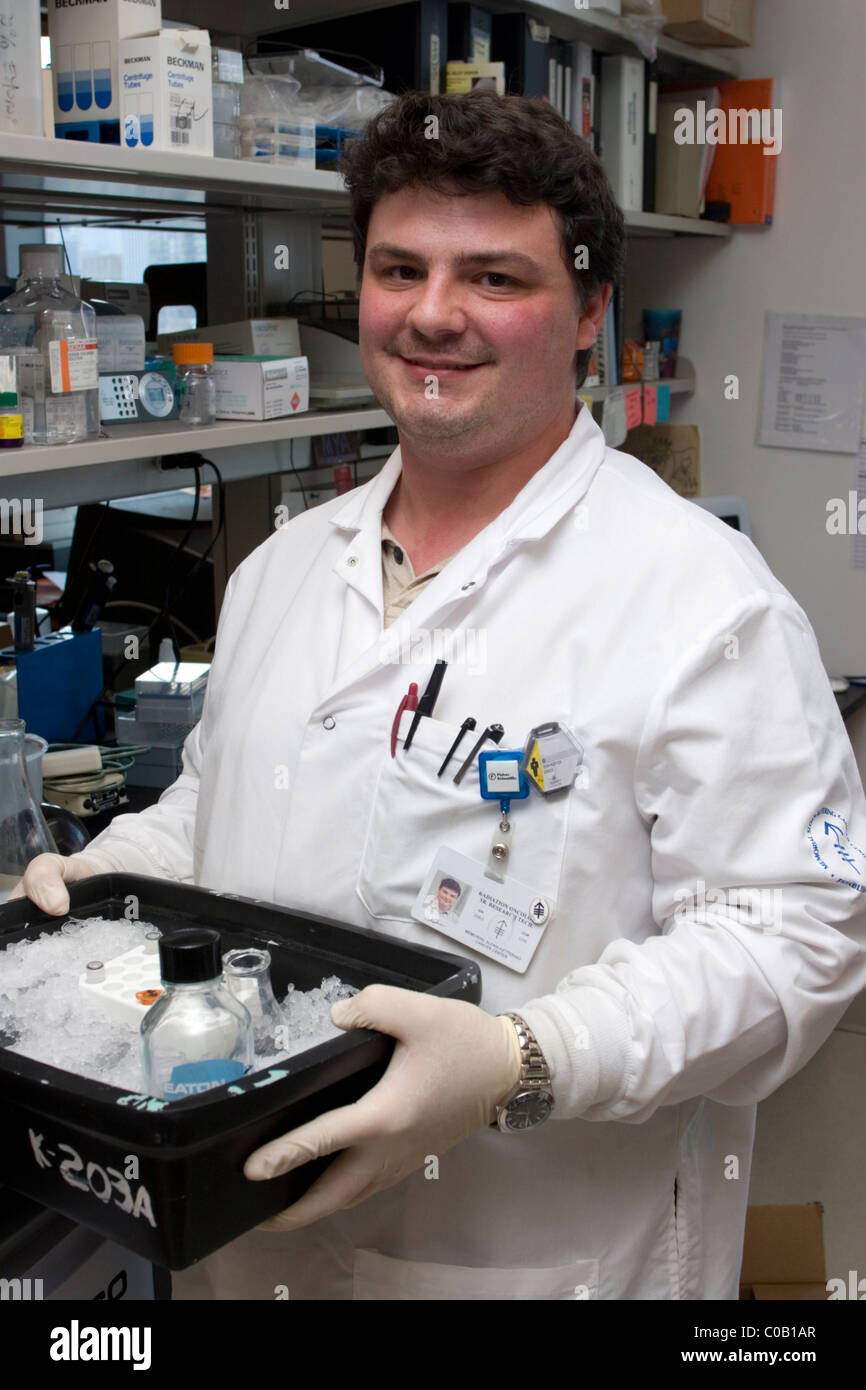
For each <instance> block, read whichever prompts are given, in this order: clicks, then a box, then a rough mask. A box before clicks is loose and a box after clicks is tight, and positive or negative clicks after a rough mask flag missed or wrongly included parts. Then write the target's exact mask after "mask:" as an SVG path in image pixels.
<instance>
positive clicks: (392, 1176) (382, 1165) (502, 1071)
mask: <svg viewBox="0 0 866 1390" xmlns="http://www.w3.org/2000/svg"><path fill="white" fill-rule="evenodd" d="M331 1019H332V1021H333V1022H334V1023H335V1024H336V1025H337V1026H338V1027H339V1028H345V1029H350V1028H374V1029H376V1030H377V1031H378V1032H380V1033H388V1034H390V1036H391V1037H393V1038H396V1039H397V1042H396V1045H395V1048H394V1053H393V1056H392V1058H391V1062H390V1064H389V1066H388V1069H387V1071H386V1072H385V1074H384V1076H383V1077H382V1078H381V1080H380V1081H379V1082H378V1083H377V1084H376V1085H375V1086H374V1087H373V1088H372V1090H370V1091H368V1092H367V1094H366V1095H365V1096H362V1097H361V1099H360V1100H358V1101H356V1102H355V1103H354V1104H353V1105H346V1106H343V1107H341V1108H340V1109H338V1110H331V1111H329V1112H328V1113H327V1114H325V1115H320V1116H319V1118H318V1119H316V1120H312V1121H310V1123H309V1124H305V1125H301V1126H300V1127H299V1128H298V1129H294V1130H292V1131H291V1132H290V1133H289V1134H284V1135H283V1136H282V1137H281V1138H279V1139H274V1140H272V1141H271V1142H270V1143H269V1144H265V1145H264V1146H263V1147H262V1148H261V1149H256V1151H255V1153H252V1154H250V1157H249V1158H248V1159H247V1161H246V1163H245V1165H244V1174H245V1176H246V1177H248V1178H251V1179H252V1180H253V1181H259V1180H261V1179H264V1178H273V1177H277V1176H279V1174H281V1173H287V1172H289V1170H290V1169H292V1168H298V1167H300V1166H301V1164H302V1163H308V1162H309V1161H310V1160H311V1159H314V1158H320V1157H323V1156H324V1155H326V1154H332V1153H337V1152H338V1151H339V1150H341V1149H342V1150H345V1152H343V1153H340V1154H339V1157H337V1158H335V1159H334V1161H333V1163H331V1164H330V1165H329V1167H328V1169H327V1171H326V1172H324V1173H323V1174H322V1176H321V1177H320V1178H318V1179H317V1181H316V1182H315V1183H314V1184H313V1186H312V1187H311V1188H310V1189H309V1191H308V1192H305V1193H304V1195H303V1197H301V1198H299V1200H298V1201H297V1202H295V1203H294V1204H293V1205H292V1206H290V1207H288V1208H287V1209H286V1211H284V1212H280V1214H279V1215H278V1216H273V1217H271V1218H270V1220H269V1221H265V1222H264V1223H263V1224H262V1227H261V1228H260V1229H262V1230H268V1231H289V1230H295V1229H297V1228H298V1227H300V1226H308V1225H310V1224H312V1222H314V1221H320V1220H321V1219H322V1217H324V1216H330V1215H331V1213H332V1212H335V1211H342V1210H344V1209H345V1208H347V1207H355V1206H358V1204H359V1203H360V1202H364V1201H366V1200H367V1198H368V1197H372V1196H373V1194H374V1193H376V1192H382V1191H384V1190H385V1188H388V1187H393V1186H394V1184H395V1183H398V1182H401V1181H402V1179H403V1178H405V1177H406V1176H407V1174H409V1173H412V1172H414V1171H415V1169H416V1168H420V1167H422V1166H423V1164H424V1162H425V1160H426V1158H427V1157H428V1155H430V1154H436V1156H437V1157H441V1156H442V1154H444V1153H446V1152H447V1151H448V1149H451V1148H453V1147H454V1145H455V1144H459V1143H460V1141H461V1139H465V1138H467V1136H468V1135H470V1134H472V1133H473V1131H475V1130H477V1129H482V1128H483V1127H484V1126H485V1125H488V1124H490V1122H491V1121H492V1120H493V1119H495V1116H496V1106H497V1105H498V1104H501V1103H502V1102H503V1101H504V1100H505V1099H506V1097H507V1096H508V1095H509V1094H510V1092H511V1091H512V1090H513V1089H514V1087H515V1085H516V1084H517V1081H518V1080H519V1077H520V1044H519V1041H518V1037H517V1029H516V1028H515V1026H514V1024H513V1023H512V1022H511V1020H510V1019H508V1018H497V1017H494V1016H493V1015H492V1014H488V1013H485V1012H484V1010H483V1009H480V1008H478V1006H477V1005H475V1004H467V1003H466V1002H464V1001H463V1000H458V999H438V998H436V997H435V996H431V995H428V994H419V993H416V992H415V991H414V990H409V989H396V988H394V987H393V986H392V985H369V986H368V987H367V988H366V989H362V990H361V991H360V993H359V994H356V995H354V996H353V997H352V998H351V999H342V1000H339V1001H338V1002H337V1003H336V1004H334V1006H333V1007H332V1009H331Z"/></svg>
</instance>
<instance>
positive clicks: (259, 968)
mask: <svg viewBox="0 0 866 1390" xmlns="http://www.w3.org/2000/svg"><path fill="white" fill-rule="evenodd" d="M270 969H271V953H270V951H266V950H265V949H264V948H263V947H261V948H260V947H258V946H247V947H243V948H241V949H239V950H236V951H228V952H227V953H226V955H224V956H223V975H224V977H225V982H226V984H227V985H228V987H229V989H230V990H231V992H232V994H233V995H234V997H235V999H239V1000H240V1002H241V1003H242V1004H244V1005H245V1006H246V1008H247V1009H249V1011H250V1016H251V1018H252V1020H253V1039H254V1045H255V1051H256V1054H257V1055H258V1056H260V1057H261V1056H266V1055H267V1054H268V1053H270V1052H279V1051H280V1046H279V1039H278V1036H277V1029H278V1028H279V1027H280V1026H281V1024H284V1023H285V1021H286V1020H285V1016H284V1014H283V1011H282V1009H281V1008H280V1006H279V1004H278V1003H277V1000H276V998H275V996H274V990H273V986H272V985H271V975H270Z"/></svg>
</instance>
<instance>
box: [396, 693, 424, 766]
mask: <svg viewBox="0 0 866 1390" xmlns="http://www.w3.org/2000/svg"><path fill="white" fill-rule="evenodd" d="M417 708H418V687H417V685H416V684H415V682H414V681H413V682H412V684H411V685H410V686H409V692H408V694H407V695H404V696H403V698H402V700H401V701H400V703H399V705H398V706H397V713H396V714H395V715H394V723H393V724H392V725H391V757H392V758H395V757H396V756H397V731H398V729H399V728H400V717H401V715H402V713H403V711H404V709H410V710H413V711H414V710H416V709H417Z"/></svg>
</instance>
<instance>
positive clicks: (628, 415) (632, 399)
mask: <svg viewBox="0 0 866 1390" xmlns="http://www.w3.org/2000/svg"><path fill="white" fill-rule="evenodd" d="M642 421H643V408H642V405H641V391H640V387H639V386H632V387H630V388H629V389H628V390H627V391H626V393H625V427H626V429H627V430H633V429H635V428H636V426H637V425H639V424H641V422H642Z"/></svg>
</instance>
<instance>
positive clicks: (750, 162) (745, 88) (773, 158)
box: [706, 77, 779, 227]
mask: <svg viewBox="0 0 866 1390" xmlns="http://www.w3.org/2000/svg"><path fill="white" fill-rule="evenodd" d="M718 88H719V107H720V109H721V110H723V111H724V112H725V115H726V124H727V128H728V132H729V133H730V128H731V127H730V118H729V117H728V116H727V113H728V112H729V111H732V110H734V111H735V110H747V111H750V110H755V109H757V110H758V111H772V110H773V79H772V77H765V78H759V79H757V80H755V81H736V82H719V84H718ZM765 148H766V147H765V146H764V145H763V144H761V143H755V144H751V143H750V144H735V145H730V144H725V145H721V144H720V145H717V146H716V155H715V159H714V160H713V165H712V168H711V170H710V177H709V180H708V182H707V189H706V197H707V201H708V202H710V201H713V202H715V201H717V200H718V201H720V202H724V203H730V205H731V224H732V225H733V224H740V225H743V224H746V223H750V224H755V223H757V224H758V225H761V226H765V227H769V226H771V225H772V222H773V202H774V199H775V194H776V164H777V163H778V160H779V156H778V155H777V154H769V155H765V154H764V149H765Z"/></svg>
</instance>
